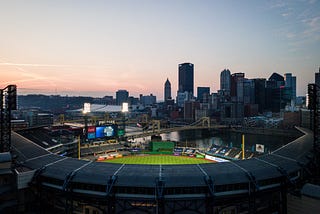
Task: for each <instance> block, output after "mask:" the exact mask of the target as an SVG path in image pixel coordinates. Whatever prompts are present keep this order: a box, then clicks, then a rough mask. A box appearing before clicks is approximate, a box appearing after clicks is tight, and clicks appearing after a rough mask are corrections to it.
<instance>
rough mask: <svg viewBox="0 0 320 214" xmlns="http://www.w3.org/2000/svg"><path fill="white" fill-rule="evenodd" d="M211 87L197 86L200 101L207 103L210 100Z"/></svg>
mask: <svg viewBox="0 0 320 214" xmlns="http://www.w3.org/2000/svg"><path fill="white" fill-rule="evenodd" d="M209 95H210V87H197V100H198V101H200V103H207V102H208V101H209Z"/></svg>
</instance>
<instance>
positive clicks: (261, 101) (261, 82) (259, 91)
mask: <svg viewBox="0 0 320 214" xmlns="http://www.w3.org/2000/svg"><path fill="white" fill-rule="evenodd" d="M254 100H255V104H258V111H259V113H260V114H262V113H263V112H264V111H265V109H266V79H254Z"/></svg>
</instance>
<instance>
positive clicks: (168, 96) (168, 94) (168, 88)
mask: <svg viewBox="0 0 320 214" xmlns="http://www.w3.org/2000/svg"><path fill="white" fill-rule="evenodd" d="M171 98H172V97H171V83H170V81H169V79H168V78H167V81H166V82H165V83H164V101H167V100H170V99H171Z"/></svg>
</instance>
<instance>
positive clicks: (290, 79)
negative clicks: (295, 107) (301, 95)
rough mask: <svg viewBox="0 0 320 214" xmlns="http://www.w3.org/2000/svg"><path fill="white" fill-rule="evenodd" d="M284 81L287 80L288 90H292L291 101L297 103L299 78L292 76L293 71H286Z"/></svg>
mask: <svg viewBox="0 0 320 214" xmlns="http://www.w3.org/2000/svg"><path fill="white" fill-rule="evenodd" d="M284 81H285V87H286V88H287V90H288V91H290V97H291V101H293V102H294V103H295V101H296V96H297V89H296V87H297V86H296V84H297V83H296V82H297V79H296V77H295V76H292V74H291V73H286V74H284Z"/></svg>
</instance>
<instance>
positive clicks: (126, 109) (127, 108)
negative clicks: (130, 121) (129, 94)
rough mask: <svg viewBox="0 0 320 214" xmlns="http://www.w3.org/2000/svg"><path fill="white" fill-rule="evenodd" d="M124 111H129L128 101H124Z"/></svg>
mask: <svg viewBox="0 0 320 214" xmlns="http://www.w3.org/2000/svg"><path fill="white" fill-rule="evenodd" d="M121 111H122V112H123V113H126V112H128V111H129V104H128V103H122V110H121Z"/></svg>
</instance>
